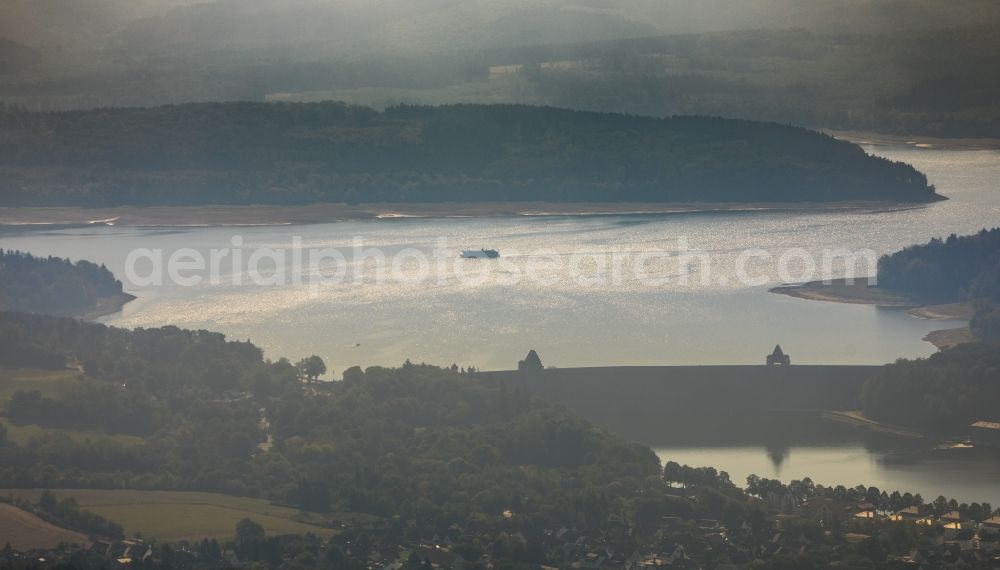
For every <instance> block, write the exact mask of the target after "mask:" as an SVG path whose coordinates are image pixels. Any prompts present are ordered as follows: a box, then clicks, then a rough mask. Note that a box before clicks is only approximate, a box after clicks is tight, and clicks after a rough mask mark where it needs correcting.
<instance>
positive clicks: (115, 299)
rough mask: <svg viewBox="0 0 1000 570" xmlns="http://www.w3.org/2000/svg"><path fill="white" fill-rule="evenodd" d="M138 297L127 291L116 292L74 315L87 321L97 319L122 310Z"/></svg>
mask: <svg viewBox="0 0 1000 570" xmlns="http://www.w3.org/2000/svg"><path fill="white" fill-rule="evenodd" d="M136 299H138V297H136V296H135V295H132V294H129V293H125V292H124V291H123V292H121V293H115V294H114V295H111V296H110V297H101V298H100V299H98V300H97V303H95V305H94V306H93V307H92V308H90V309H89V310H85V311H82V312H80V313H79V314H77V315H74V316H77V317H79V318H81V319H83V320H85V321H96V320H97V319H99V318H101V317H106V316H108V315H113V314H115V313H119V312H121V311H122V309H124V308H125V305H127V304H128V303H131V302H132V301H135V300H136Z"/></svg>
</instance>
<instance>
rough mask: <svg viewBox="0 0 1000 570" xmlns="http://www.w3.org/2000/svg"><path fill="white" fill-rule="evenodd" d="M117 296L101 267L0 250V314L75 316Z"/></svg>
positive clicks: (118, 284)
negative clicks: (32, 313)
mask: <svg viewBox="0 0 1000 570" xmlns="http://www.w3.org/2000/svg"><path fill="white" fill-rule="evenodd" d="M121 292H122V284H121V281H118V280H117V279H115V276H114V275H113V274H112V273H111V272H110V271H108V269H107V268H106V267H104V266H103V265H96V264H94V263H91V262H89V261H86V260H81V261H77V262H75V263H74V262H72V261H70V260H68V259H59V258H57V257H44V258H43V257H34V256H33V255H31V254H30V253H24V252H20V251H4V250H2V249H0V310H17V311H28V312H36V313H49V314H75V313H80V312H86V311H88V310H91V309H93V308H94V306H95V305H96V303H97V302H98V300H99V299H102V298H107V297H111V296H114V295H117V294H120V293H121Z"/></svg>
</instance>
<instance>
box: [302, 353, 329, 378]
mask: <svg viewBox="0 0 1000 570" xmlns="http://www.w3.org/2000/svg"><path fill="white" fill-rule="evenodd" d="M296 368H298V369H299V375H301V376H302V377H303V378H305V379H306V381H307V382H317V381H319V377H320V376H322V375H323V374H326V363H325V362H323V359H322V358H320V357H318V356H316V355H315V354H314V355H312V356H310V357H308V358H303V359H302V360H300V361H299V363H298V364H297V365H296Z"/></svg>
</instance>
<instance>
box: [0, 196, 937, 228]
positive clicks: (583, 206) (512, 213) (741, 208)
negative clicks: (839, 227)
mask: <svg viewBox="0 0 1000 570" xmlns="http://www.w3.org/2000/svg"><path fill="white" fill-rule="evenodd" d="M923 206H924V204H921V203H897V202H880V201H872V202H866V201H850V202H823V203H819V202H689V203H666V202H477V203H448V202H445V203H414V204H363V205H359V206H348V205H346V204H333V203H326V204H307V205H296V206H271V205H258V206H254V205H249V206H151V207H143V208H140V207H135V206H121V207H115V208H77V207H23V208H13V207H4V208H0V230H2V231H6V232H11V231H31V230H54V229H64V228H73V227H81V226H91V225H92V226H99V225H115V226H171V227H199V226H253V225H292V224H321V223H329V222H338V221H346V220H379V219H382V220H391V219H402V218H466V217H516V216H585V215H595V216H596V215H628V214H633V215H642V214H649V215H656V214H683V213H695V212H755V211H772V212H773V211H839V210H852V209H907V208H918V207H923Z"/></svg>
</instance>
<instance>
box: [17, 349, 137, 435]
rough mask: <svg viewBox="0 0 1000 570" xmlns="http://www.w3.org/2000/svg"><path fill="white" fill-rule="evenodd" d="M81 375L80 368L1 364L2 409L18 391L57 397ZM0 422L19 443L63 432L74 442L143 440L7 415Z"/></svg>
mask: <svg viewBox="0 0 1000 570" xmlns="http://www.w3.org/2000/svg"><path fill="white" fill-rule="evenodd" d="M79 375H80V372H79V371H78V370H68V369H67V370H35V369H31V368H8V367H3V366H0V409H2V410H6V408H7V406H8V404H9V402H10V399H11V397H12V396H13V395H14V392H17V391H18V390H38V391H39V392H41V393H42V395H44V396H48V397H56V396H58V395H59V394H61V393H62V392H64V391H66V390H68V389H69V387H70V386H71V385H72V384H73V383H74V382H76V379H77V377H78V376H79ZM0 425H3V426H4V427H5V428H7V439H8V440H9V441H12V442H14V443H16V444H18V445H27V444H28V442H29V441H31V439H32V438H37V437H40V436H43V435H47V434H63V435H65V436H67V437H69V438H70V439H73V440H74V441H83V440H86V439H91V440H96V439H102V438H108V439H110V440H111V441H113V442H114V443H117V444H119V445H138V444H141V443H143V441H144V440H143V439H142V438H141V437H137V436H133V435H122V434H106V433H102V432H97V431H89V430H76V429H61V428H48V427H43V426H38V425H16V424H14V423H12V422H11V421H10V420H8V419H6V418H0Z"/></svg>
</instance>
